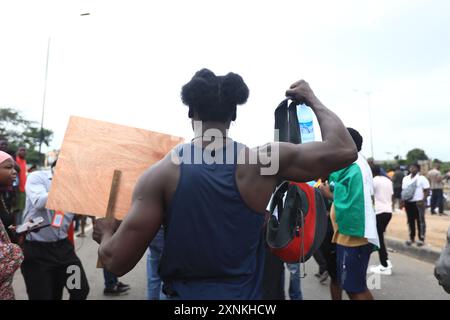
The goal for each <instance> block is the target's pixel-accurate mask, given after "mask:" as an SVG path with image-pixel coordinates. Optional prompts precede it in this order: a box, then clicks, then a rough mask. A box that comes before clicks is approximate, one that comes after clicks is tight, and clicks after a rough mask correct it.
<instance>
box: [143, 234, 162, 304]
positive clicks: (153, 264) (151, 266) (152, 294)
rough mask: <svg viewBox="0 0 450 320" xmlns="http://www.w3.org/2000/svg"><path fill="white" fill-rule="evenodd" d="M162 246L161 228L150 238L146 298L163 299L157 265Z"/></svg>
mask: <svg viewBox="0 0 450 320" xmlns="http://www.w3.org/2000/svg"><path fill="white" fill-rule="evenodd" d="M163 247H164V230H163V229H162V228H161V229H160V230H159V231H158V233H157V234H156V236H155V238H154V239H153V240H152V242H151V243H150V246H149V251H148V254H147V298H148V300H165V299H166V296H165V295H164V294H163V293H162V285H161V283H162V282H161V278H160V277H159V272H158V267H159V261H160V260H161V255H162V250H163Z"/></svg>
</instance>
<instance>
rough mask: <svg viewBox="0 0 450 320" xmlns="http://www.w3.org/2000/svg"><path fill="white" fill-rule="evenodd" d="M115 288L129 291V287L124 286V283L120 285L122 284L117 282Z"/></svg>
mask: <svg viewBox="0 0 450 320" xmlns="http://www.w3.org/2000/svg"><path fill="white" fill-rule="evenodd" d="M117 287H119V288H123V289H125V290H129V289H130V285H128V284H126V283H122V282H120V281H119V282H117Z"/></svg>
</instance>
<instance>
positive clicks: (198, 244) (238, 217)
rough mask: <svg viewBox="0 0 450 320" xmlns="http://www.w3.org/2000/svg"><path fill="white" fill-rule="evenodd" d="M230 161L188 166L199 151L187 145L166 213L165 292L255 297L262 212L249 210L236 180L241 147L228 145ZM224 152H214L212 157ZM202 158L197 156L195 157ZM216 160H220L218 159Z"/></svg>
mask: <svg viewBox="0 0 450 320" xmlns="http://www.w3.org/2000/svg"><path fill="white" fill-rule="evenodd" d="M233 147H234V161H232V162H231V163H228V164H227V163H223V164H206V163H204V161H201V162H200V163H197V162H196V163H195V164H193V163H192V162H193V161H190V159H189V157H190V156H191V155H192V154H194V153H195V152H199V153H203V150H204V149H202V148H201V147H200V146H195V145H193V144H186V145H184V146H183V148H182V149H179V150H178V152H179V153H180V154H181V159H182V163H181V164H180V176H179V181H178V183H177V188H176V191H175V193H174V194H173V196H172V198H171V201H170V203H169V204H168V208H170V209H169V210H168V212H167V214H166V217H165V235H166V237H165V247H164V251H163V256H162V258H161V276H162V278H163V280H164V282H165V284H166V287H167V288H166V290H167V289H168V290H169V291H168V293H169V294H170V293H171V292H172V294H175V292H176V294H177V295H178V296H179V297H180V298H182V299H185V298H189V299H211V298H214V299H260V298H261V281H262V275H263V261H264V260H263V259H264V247H263V237H262V235H263V223H264V214H263V212H256V211H255V210H253V209H251V208H249V207H248V206H247V204H246V203H245V202H244V200H243V199H242V197H241V194H240V192H239V189H238V186H237V184H236V177H235V174H236V166H237V165H236V159H237V154H238V153H239V150H242V149H243V148H245V146H243V145H239V144H237V143H234V142H233V143H231V144H228V145H227V148H226V149H233ZM225 153H226V152H224V150H223V149H222V150H216V155H215V156H216V159H220V158H222V156H223V155H224V154H225ZM200 160H202V159H200ZM219 162H220V161H219Z"/></svg>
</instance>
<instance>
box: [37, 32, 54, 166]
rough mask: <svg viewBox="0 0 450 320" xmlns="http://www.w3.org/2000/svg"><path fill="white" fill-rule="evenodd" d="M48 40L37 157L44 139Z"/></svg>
mask: <svg viewBox="0 0 450 320" xmlns="http://www.w3.org/2000/svg"><path fill="white" fill-rule="evenodd" d="M50 42H51V37H48V44H47V61H46V63H45V80H44V97H43V101H42V117H41V131H40V133H39V157H40V156H41V149H42V141H43V140H44V114H45V97H46V94H47V76H48V60H49V56H50Z"/></svg>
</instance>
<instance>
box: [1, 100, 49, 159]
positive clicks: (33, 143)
mask: <svg viewBox="0 0 450 320" xmlns="http://www.w3.org/2000/svg"><path fill="white" fill-rule="evenodd" d="M52 137H53V131H51V130H49V129H45V128H44V129H43V130H42V143H43V144H45V145H46V146H48V145H49V144H50V142H51V140H52ZM0 138H1V139H5V140H7V141H8V144H9V151H10V152H11V153H15V152H16V151H17V149H18V148H19V147H20V146H24V147H26V148H27V161H28V162H29V163H33V164H42V163H43V162H44V158H45V155H44V154H43V153H41V154H39V152H38V151H37V150H36V149H37V148H38V146H39V141H40V139H41V129H40V126H38V124H37V123H36V122H35V121H29V120H27V119H25V118H24V117H23V115H22V114H21V112H20V111H17V110H14V109H12V108H0Z"/></svg>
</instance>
